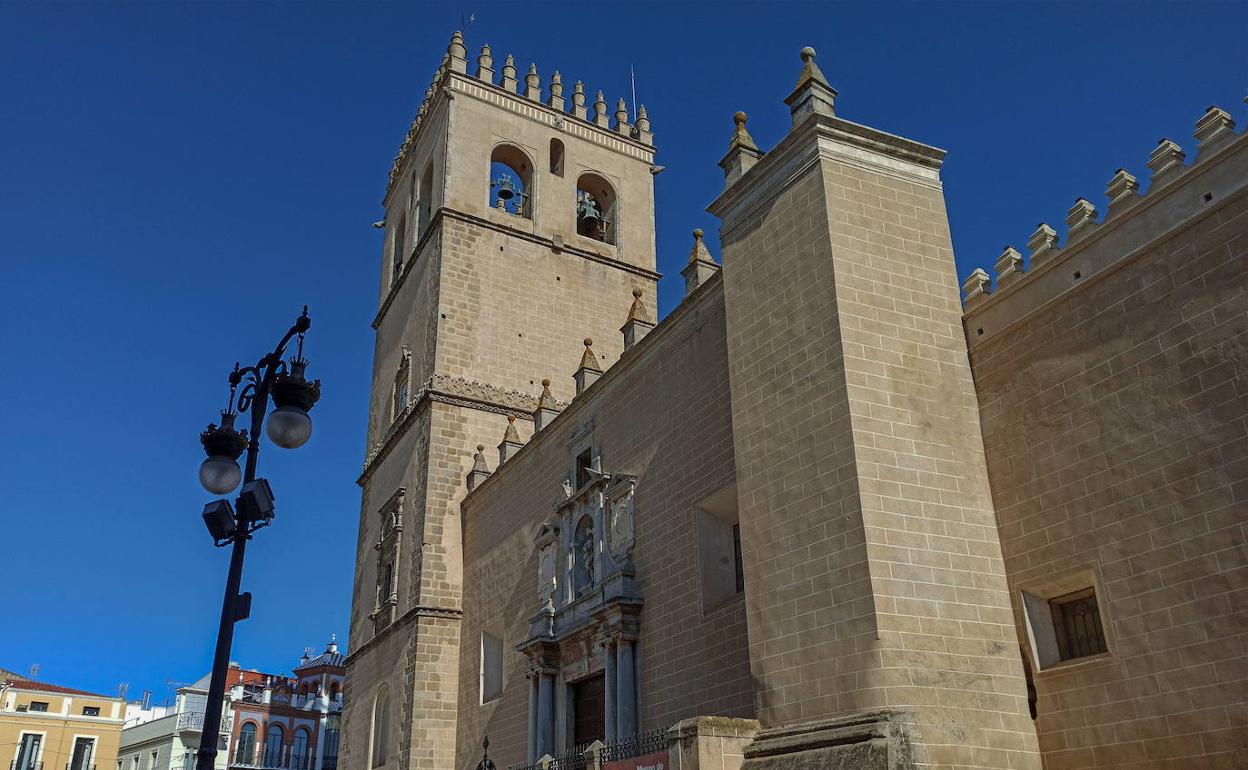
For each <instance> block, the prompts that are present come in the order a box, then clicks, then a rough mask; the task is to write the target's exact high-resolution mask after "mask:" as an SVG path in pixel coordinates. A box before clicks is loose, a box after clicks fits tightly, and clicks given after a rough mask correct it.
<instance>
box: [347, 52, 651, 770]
mask: <svg viewBox="0 0 1248 770" xmlns="http://www.w3.org/2000/svg"><path fill="white" fill-rule="evenodd" d="M495 64H496V63H495V60H494V58H493V56H492V54H491V52H490V48H489V46H484V47H483V48H482V49H481V52H480V55H479V56H478V57H476V62H475V63H474V64H473V65H471V66H470V64H469V62H468V60H467V51H466V49H465V47H464V42H463V38H462V36H461V35H460V34H459V33H455V35H454V36H453V37H452V38H451V42H450V45H449V46H448V47H447V52H446V55H445V56H444V57H443V60H442V64H441V66H440V67H439V68H438V70H437V72H436V73H435V75H434V78H433V82H432V83H431V84H430V85H429V88H428V90H426V91H425V95H424V101H423V102H422V104H421V106H420V109H419V112H418V113H417V115H416V118H415V120H414V122H413V124H412V126H411V129H410V130H409V131H408V134H407V137H406V139H405V140H404V142H403V145H402V147H401V149H400V150H399V154H398V157H396V159H395V162H394V166H393V168H392V169H391V172H390V179H389V183H388V185H387V189H386V195H385V198H384V200H383V206H384V207H385V219H384V228H385V245H384V247H383V250H382V270H381V291H380V302H379V307H378V311H377V315H376V317H375V318H374V319H373V328H374V329H375V330H376V347H375V351H374V362H373V385H372V397H371V402H370V409H369V424H368V452H367V457H366V461H365V464H364V469H363V472H362V474H361V475H360V478H359V484H360V486H361V487H362V489H363V494H362V501H361V506H360V526H359V541H358V543H357V551H356V554H357V555H356V568H355V585H354V598H353V603H352V614H351V646H352V649H353V650H354V652H353V653H352V655H351V657H350V659H349V662H348V669H347V686H348V687H349V688H350V700H349V702H350V704H351V705H350V706H349V708H348V710H347V713H346V714H345V717H344V726H343V734H344V746H343V758H344V762H345V763H346V767H348V768H349V769H350V770H373V769H375V768H379V767H385V768H389V769H397V768H402V770H409V769H411V770H415V769H417V768H429V769H430V770H433V769H435V768H436V769H437V770H445V768H447V767H451V766H453V764H454V759H455V730H456V716H455V714H456V706H457V702H456V699H457V673H458V656H459V624H460V618H461V615H462V610H461V586H462V577H463V570H464V565H463V560H462V553H461V547H460V521H459V502H460V500H461V499H462V497H463V495H464V493H465V478H466V476H467V475H468V474H469V471H470V470H472V468H473V448H474V447H476V446H477V445H487V444H488V445H493V444H495V443H496V442H497V441H498V439H499V437H500V436H505V437H506V438H505V439H504V448H505V447H507V446H510V445H512V444H517V441H515V440H511V442H510V444H509V443H508V441H509V439H510V438H511V437H513V435H514V436H515V437H518V438H522V439H524V440H527V439H528V438H529V436H531V434H532V432H533V416H534V413H535V410H537V407H538V405H539V404H538V398H539V396H540V395H542V391H543V387H542V384H541V382H542V380H543V379H547V378H548V379H550V380H551V384H550V392H549V393H548V394H546V397H545V399H544V400H543V407H544V408H548V407H550V406H551V405H552V403H555V404H557V403H558V402H559V401H563V402H566V401H568V400H570V399H571V398H572V397H573V396H574V395H575V383H574V382H573V379H572V373H573V372H574V371H575V370H576V369H577V366H578V362H579V360H580V358H581V356H582V355H583V350H584V348H583V347H582V340H583V339H585V338H587V337H588V338H592V339H594V340H595V342H594V348H593V349H594V351H595V352H596V354H597V356H598V357H599V359H600V362H599V363H600V366H601V367H602V368H604V369H605V368H607V367H608V366H610V365H611V364H612V363H613V362H614V361H615V360H617V359H618V358H619V355H620V353H621V352H622V351H623V341H622V340H621V339H620V333H619V329H618V328H617V327H618V324H619V318H620V317H621V316H622V315H623V313H624V312H625V311H626V310H627V308H628V307H629V305H630V303H632V302H633V301H634V291H638V292H640V295H641V297H642V298H643V300H644V301H645V302H648V303H651V304H650V306H651V307H654V304H653V303H654V302H655V283H656V281H657V279H658V274H657V273H656V272H655V271H654V267H655V249H654V191H653V173H652V172H653V169H654V166H653V160H654V146H653V134H652V133H651V131H650V123H649V119H648V118H647V116H646V113H645V108H644V107H642V108H641V109H640V110H639V111H638V114H637V115H636V116H635V117H634V118H633V119H631V120H630V116H629V114H628V111H627V109H626V108H625V105H624V101H623V100H619V101H618V102H617V104H616V108H615V110H613V111H612V110H609V109H608V106H607V103H606V100H605V99H604V97H603V94H602V92H598V93H597V95H596V98H594V99H592V104H587V100H588V99H589V98H588V96H587V91H586V89H585V88H584V86H583V85H582V84H581V83H580V82H577V83H575V84H574V85H572V86H570V87H565V84H564V83H563V80H562V78H561V76H560V74H559V73H558V72H555V73H553V75H552V76H551V77H550V79H549V80H548V81H547V83H546V84H545V86H543V83H542V80H541V77H540V76H539V75H538V72H537V68H536V66H534V65H530V66H529V68H528V71H527V74H525V75H523V76H518V73H517V69H516V66H515V63H514V60H513V58H512V57H511V56H508V57H506V59H505V61H504V63H503V64H502V66H501V67H500V68H498V69H497V70H496V69H495ZM604 309H605V310H606V311H607V312H604ZM509 418H514V419H513V420H511V421H509Z"/></svg>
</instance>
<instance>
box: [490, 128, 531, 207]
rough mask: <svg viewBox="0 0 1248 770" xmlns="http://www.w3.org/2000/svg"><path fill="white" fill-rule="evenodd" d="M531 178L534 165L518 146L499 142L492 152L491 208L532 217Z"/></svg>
mask: <svg viewBox="0 0 1248 770" xmlns="http://www.w3.org/2000/svg"><path fill="white" fill-rule="evenodd" d="M532 181H533V164H532V163H530V162H529V156H527V155H525V154H524V151H523V150H521V149H520V148H519V147H516V146H515V145H511V144H500V145H499V146H497V147H495V148H494V152H492V153H490V200H489V205H490V206H491V207H492V208H495V209H498V210H499V211H506V212H507V213H508V214H514V215H515V216H518V217H524V218H525V219H531V218H532V216H533V214H532V205H531V204H532V201H531V195H532V193H531V190H530V184H531V183H532Z"/></svg>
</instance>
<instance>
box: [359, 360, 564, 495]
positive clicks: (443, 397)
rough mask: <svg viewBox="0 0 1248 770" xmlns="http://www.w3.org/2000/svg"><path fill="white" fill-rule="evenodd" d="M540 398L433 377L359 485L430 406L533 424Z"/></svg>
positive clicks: (373, 454) (377, 450)
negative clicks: (475, 412) (474, 410)
mask: <svg viewBox="0 0 1248 770" xmlns="http://www.w3.org/2000/svg"><path fill="white" fill-rule="evenodd" d="M537 398H538V397H537V396H535V395H532V394H531V393H525V392H523V391H519V390H513V389H511V388H504V387H500V386H498V385H491V384H489V383H484V382H478V381H476V380H471V379H468V378H466V377H452V376H450V375H446V374H434V375H433V376H432V377H430V378H429V379H428V380H426V381H425V384H424V385H423V386H422V387H421V389H420V390H419V391H417V393H416V394H415V396H414V397H413V398H412V400H411V403H409V404H408V407H407V409H405V410H404V412H403V414H402V415H401V416H400V417H399V418H398V419H396V420H395V421H394V422H393V423H392V424H391V426H390V430H389V431H388V432H387V433H386V436H385V438H384V439H382V440H381V441H380V442H378V444H376V445H374V447H373V449H372V450H371V451H370V452H369V454H368V457H367V458H366V459H365V461H364V468H363V470H362V471H361V472H360V477H359V478H358V479H356V483H357V484H359V485H360V486H364V483H365V482H367V481H368V477H369V476H371V475H372V472H373V469H374V468H376V467H377V464H378V463H380V462H381V461H383V460H384V459H385V458H386V457H387V456H388V455H389V454H390V452H391V451H392V450H393V449H394V447H395V445H397V444H398V442H399V440H400V439H402V437H403V436H404V435H405V434H406V433H407V431H408V429H409V428H410V427H411V425H412V423H414V422H415V421H416V416H417V415H418V414H419V413H421V412H423V411H424V410H425V409H426V408H427V407H428V404H430V403H440V404H450V405H452V406H461V407H465V408H468V409H478V410H480V411H483V412H491V413H493V414H501V415H504V416H511V417H515V418H516V419H518V420H532V419H533V412H534V411H536V410H537ZM555 406H556V408H558V409H564V408H566V406H567V405H566V404H565V403H563V402H562V401H555Z"/></svg>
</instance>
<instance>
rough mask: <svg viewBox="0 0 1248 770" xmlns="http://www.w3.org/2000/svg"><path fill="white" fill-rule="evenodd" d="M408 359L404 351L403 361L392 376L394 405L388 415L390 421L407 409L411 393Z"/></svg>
mask: <svg viewBox="0 0 1248 770" xmlns="http://www.w3.org/2000/svg"><path fill="white" fill-rule="evenodd" d="M409 361H410V358H409V357H408V353H407V352H406V350H405V351H404V354H403V361H402V362H401V363H400V364H399V370H398V371H397V372H395V375H394V404H393V405H392V406H393V410H392V412H391V414H390V420H391V422H393V421H394V420H397V419H399V417H400V416H401V415H402V414H403V410H405V409H407V399H408V396H409V395H410V392H411V379H412V378H411V365H410V363H409Z"/></svg>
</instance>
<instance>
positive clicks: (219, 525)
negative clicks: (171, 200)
mask: <svg viewBox="0 0 1248 770" xmlns="http://www.w3.org/2000/svg"><path fill="white" fill-rule="evenodd" d="M311 326H312V319H310V318H308V308H307V307H306V306H305V307H304V308H303V314H302V315H300V316H299V317H298V318H297V319H295V322H294V324H292V325H291V327H290V328H289V329H288V330H287V331H286V334H285V336H283V337H282V339H281V341H280V342H278V343H277V347H276V348H274V349H273V352H271V353H268V354H267V355H265V356H264V357H263V358H261V359H260V360H259V361H258V362H256V364H255V365H254V366H246V367H241V368H240V367H239V365H238V364H235V365H234V371H232V372H230V378H229V383H230V396H229V399H228V400H227V402H226V406H225V409H224V410H223V411H222V412H221V424H220V425H217V424H215V423H213V424H210V425H209V426H208V428H207V429H206V430H204V432H203V433H201V434H200V436H199V440H200V443H201V444H203V447H204V453H205V454H206V455H207V459H205V460H204V461H203V463H201V464H200V466H199V483H200V484H201V485H203V487H204V489H206V490H208V491H209V492H211V493H212V494H214V495H228V494H229V493H231V492H233V491H234V490H235V489H238V486H239V484H240V483H241V484H242V485H243V488H242V490H241V491H240V492H239V495H238V498H237V499H236V500H235V504H234V505H230V501H229V500H214V501H213V502H211V503H208V504H207V505H205V506H204V512H203V518H204V524H205V526H207V528H208V534H209V535H211V536H212V540H213V543H214V544H216V545H218V546H227V545H228V546H231V547H232V550H231V553H230V570H229V573H228V574H227V576H226V580H225V599H224V600H223V601H222V603H221V623H220V625H219V626H218V628H217V647H216V651H215V652H214V654H213V659H212V678H211V680H210V682H209V685H208V702H207V703H206V704H205V706H204V726H203V731H202V732H201V733H200V735H201V740H200V747H199V750H198V751H196V752H195V757H196V758H195V767H196V770H214V766H215V764H216V756H217V736H218V735H219V734H220V732H221V709H222V705H223V701H224V700H225V677H226V674H227V672H228V671H229V663H230V648H231V647H232V646H233V643H234V624H235V623H237V622H238V621H240V620H245V619H246V618H247V617H248V616H249V615H250V614H251V594H250V593H239V590H238V589H239V585H240V584H241V583H242V579H243V554H244V552H245V551H246V549H247V541H248V540H250V539H251V536H252V533H254V532H255V531H256V530H258V529H261V528H263V527H267V526H269V525H270V524H272V523H273V517H274V515H275V512H274V506H273V501H274V499H275V496H274V494H273V489H272V488H271V487H270V486H269V482H268V481H267V480H265V479H262V478H256V459H257V456H258V454H259V452H260V433H261V431H262V430H263V429H265V428H266V425H265V419H264V418H265V416H266V412H267V411H268V408H269V400H270V399H272V401H273V406H274V407H275V408H274V410H273V414H271V415H268V418H269V419H268V425H267V430H266V431H265V432H266V433H267V434H268V436H269V439H270V440H271V441H272V442H273V443H274V444H276V445H277V446H279V447H282V448H283V449H296V448H298V447H301V446H303V445H304V444H306V443H307V442H308V439H309V438H310V437H311V436H312V419H311V418H310V417H308V412H309V411H310V410H311V409H312V407H313V406H315V405H316V402H317V401H318V400H319V399H320V397H321V381H320V380H313V381H311V382H309V381H308V380H307V378H306V377H305V373H306V370H307V368H308V361H307V359H306V358H304V357H303V335H304V333H306V332H307V331H308V329H309V328H310V327H311ZM291 340H297V343H296V344H297V347H296V352H295V355H294V356H292V357H291V358H290V360H289V362H287V361H285V360H283V358H282V357H283V356H284V355H285V354H286V346H287V345H288V344H289V343H290V341H291ZM240 385H241V386H242V387H241V389H240V387H239V386H240ZM248 412H249V413H250V415H249V416H250V418H251V423H250V426H249V427H248V428H247V429H245V430H238V429H237V428H236V427H235V426H234V423H235V421H236V420H237V418H238V416H239V415H240V414H243V413H248ZM244 452H245V453H246V458H245V460H244V467H243V468H240V467H239V466H238V458H239V457H242V456H243V453H244Z"/></svg>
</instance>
